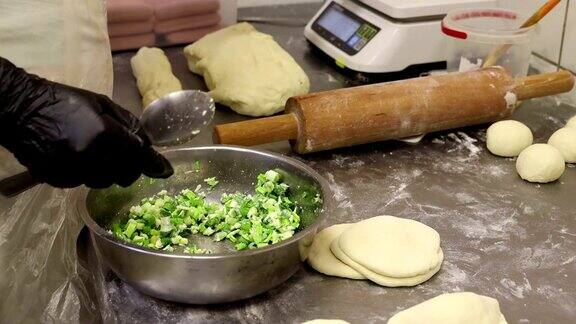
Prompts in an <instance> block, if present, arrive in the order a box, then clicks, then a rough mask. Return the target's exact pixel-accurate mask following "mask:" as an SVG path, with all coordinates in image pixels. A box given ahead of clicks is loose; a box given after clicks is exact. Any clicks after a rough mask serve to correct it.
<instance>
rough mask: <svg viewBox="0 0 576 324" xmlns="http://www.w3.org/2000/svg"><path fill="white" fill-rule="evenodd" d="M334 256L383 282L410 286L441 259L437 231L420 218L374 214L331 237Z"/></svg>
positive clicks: (430, 272)
mask: <svg viewBox="0 0 576 324" xmlns="http://www.w3.org/2000/svg"><path fill="white" fill-rule="evenodd" d="M330 249H331V251H332V253H333V254H334V256H336V257H337V258H338V259H340V261H342V262H344V263H346V264H347V265H349V266H350V267H352V268H353V269H354V270H356V271H358V272H360V273H361V274H362V275H364V276H365V277H366V278H368V279H370V280H372V281H374V282H376V283H378V284H380V285H383V286H390V287H396V286H413V285H417V284H419V283H422V282H424V281H426V280H428V279H430V278H431V277H432V276H433V275H434V274H435V273H436V272H438V270H439V269H440V266H441V264H442V260H443V259H444V254H443V252H442V249H441V248H440V235H439V234H438V232H436V231H435V230H434V229H432V228H431V227H428V226H426V225H424V224H422V223H420V222H417V221H414V220H410V219H403V218H398V217H393V216H378V217H373V218H370V219H366V220H363V221H361V222H359V223H357V224H354V225H352V226H350V227H349V228H348V229H346V230H345V231H344V232H343V233H342V234H341V235H340V236H339V237H338V238H336V239H335V240H333V241H332V244H331V245H330Z"/></svg>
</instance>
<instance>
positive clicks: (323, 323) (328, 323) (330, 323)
mask: <svg viewBox="0 0 576 324" xmlns="http://www.w3.org/2000/svg"><path fill="white" fill-rule="evenodd" d="M302 324H350V323H348V322H346V321H343V320H339V319H315V320H311V321H307V322H304V323H302Z"/></svg>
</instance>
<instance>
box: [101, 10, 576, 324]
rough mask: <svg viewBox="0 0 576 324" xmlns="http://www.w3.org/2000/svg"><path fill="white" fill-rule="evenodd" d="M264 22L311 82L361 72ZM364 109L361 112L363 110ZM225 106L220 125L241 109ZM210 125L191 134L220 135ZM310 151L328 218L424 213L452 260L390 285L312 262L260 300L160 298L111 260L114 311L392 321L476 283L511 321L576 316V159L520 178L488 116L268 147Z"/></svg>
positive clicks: (176, 61) (119, 88)
mask: <svg viewBox="0 0 576 324" xmlns="http://www.w3.org/2000/svg"><path fill="white" fill-rule="evenodd" d="M317 7H318V6H317V5H299V6H286V7H275V8H274V7H273V8H266V9H249V10H243V11H241V12H240V15H241V16H242V15H244V16H267V17H270V16H274V15H276V16H278V17H292V18H294V19H295V20H297V19H303V20H306V19H307V18H309V17H311V16H312V14H313V13H314V12H315V10H316V9H317ZM255 26H256V27H257V28H258V29H259V30H261V31H263V32H266V33H269V34H271V35H273V36H274V38H275V39H276V40H277V41H278V42H279V43H280V44H281V45H282V46H283V47H284V48H285V49H286V50H287V51H288V52H290V54H292V55H293V56H294V58H295V59H296V61H298V63H299V64H301V66H302V67H303V68H304V70H305V71H306V72H307V74H308V76H309V77H310V82H311V91H322V90H327V89H334V88H341V87H345V86H348V85H350V84H351V82H350V81H349V80H348V79H347V78H346V77H344V76H343V75H342V74H340V73H339V71H338V69H337V68H335V67H333V66H332V65H330V64H327V62H325V61H324V60H323V59H321V58H320V57H319V56H317V55H315V53H312V52H311V50H310V48H309V45H308V44H307V42H306V40H305V39H304V37H303V35H302V30H303V28H302V27H287V26H276V25H268V24H255ZM166 52H167V54H168V56H169V58H170V61H171V62H172V64H173V69H174V72H175V74H176V75H177V77H178V78H179V79H180V80H182V83H183V85H184V87H185V88H187V89H204V84H203V81H202V79H201V78H200V77H198V76H195V75H193V74H192V73H190V72H189V71H188V69H187V67H186V62H185V59H184V56H183V54H182V50H181V48H169V49H167V50H166ZM132 55H133V53H121V54H116V55H114V72H115V75H114V76H115V86H114V99H115V100H116V101H117V102H118V103H119V104H121V105H123V106H125V107H127V108H129V109H130V110H132V111H133V112H135V113H139V112H140V111H141V107H140V98H139V94H138V92H137V89H136V86H135V81H134V79H133V77H132V74H131V70H130V64H129V59H130V57H131V56H132ZM358 113H359V114H361V113H362V112H361V111H359V112H358ZM574 114H576V109H575V108H573V107H570V106H567V105H565V104H562V103H557V100H556V99H555V98H545V99H537V100H531V101H528V102H524V103H523V104H522V106H521V107H520V108H519V109H518V110H517V112H516V113H515V114H514V116H513V118H514V119H517V120H520V121H522V122H524V123H526V124H527V125H528V126H529V127H530V128H531V129H532V130H533V132H534V135H535V141H536V142H545V141H546V140H547V138H548V137H549V136H550V134H551V133H552V132H553V131H555V130H556V129H558V128H559V127H561V126H562V125H563V123H564V122H565V121H566V120H567V119H568V118H569V117H571V116H572V115H574ZM243 119H245V117H242V116H240V115H238V114H236V113H234V112H232V111H230V110H229V109H227V108H225V107H219V109H218V111H217V113H216V117H215V120H214V124H219V123H224V122H232V121H237V120H243ZM211 143H212V140H211V130H210V129H208V130H206V131H205V132H204V133H202V134H201V135H200V136H198V137H197V138H196V139H194V140H193V141H192V142H190V143H188V145H192V146H198V145H207V144H211ZM262 148H265V149H269V150H272V151H275V152H278V153H282V154H287V155H290V156H293V157H294V158H297V159H299V160H301V161H304V162H305V163H306V164H308V165H309V166H311V167H312V168H314V169H315V170H317V171H318V172H320V173H321V174H322V175H323V176H324V177H325V178H326V179H327V180H328V181H329V183H330V186H331V189H332V191H333V194H334V197H335V199H336V200H337V205H338V208H337V209H335V210H331V211H330V213H329V217H328V219H327V220H326V222H325V224H323V226H327V225H330V224H335V223H346V222H354V221H358V220H361V219H365V218H369V217H372V216H376V215H383V214H387V215H395V216H399V217H406V218H411V219H415V220H418V221H421V222H423V223H425V224H427V225H429V226H431V227H433V228H435V229H436V230H437V231H438V232H439V233H440V236H441V240H442V248H443V249H444V253H445V260H444V263H443V265H442V268H441V270H440V272H439V273H438V274H437V275H436V276H434V277H433V278H432V279H430V280H429V281H427V282H425V283H423V284H421V285H419V286H416V287H406V288H385V287H380V286H378V285H375V284H373V283H371V282H368V281H354V280H347V279H342V278H335V277H328V276H324V275H321V274H319V273H317V272H315V271H314V270H312V269H311V268H310V267H309V266H307V265H304V264H303V265H302V267H301V269H300V271H298V272H297V273H296V275H295V276H294V277H293V278H291V279H290V280H288V281H287V282H286V283H284V284H283V285H281V286H279V287H277V288H275V289H274V290H272V291H270V292H268V293H265V294H263V295H261V296H257V297H255V298H252V299H250V300H246V301H241V302H237V303H232V304H227V305H217V306H187V305H179V304H172V303H167V302H163V301H159V300H156V299H153V298H150V297H147V296H145V295H142V294H140V293H138V292H137V291H135V290H134V289H133V288H131V287H130V286H128V285H127V284H124V283H122V282H121V281H120V280H119V279H118V278H117V277H115V276H114V275H113V274H112V273H110V272H109V271H105V274H104V278H105V279H104V285H105V287H106V289H103V291H104V292H105V293H104V296H101V297H102V298H103V300H105V304H107V306H106V307H109V308H110V309H111V311H112V314H113V316H112V318H115V319H116V320H119V321H121V322H144V323H145V322H150V321H152V320H153V321H158V322H166V323H168V322H178V321H180V322H218V323H247V322H250V323H252V322H259V323H299V322H302V321H305V320H311V319H315V318H340V319H344V320H348V321H350V322H352V323H365V322H373V323H378V322H380V323H381V322H384V321H385V320H387V319H388V318H389V317H390V316H391V315H393V314H394V313H396V312H398V311H399V310H402V309H405V308H408V307H410V306H412V305H415V304H417V303H420V302H422V301H424V300H426V299H429V298H431V297H434V296H436V295H439V294H442V293H447V292H455V291H472V292H476V293H479V294H483V295H487V296H491V297H494V298H496V299H497V300H498V301H499V302H500V307H501V309H502V312H503V313H504V315H505V316H506V318H507V320H508V321H509V323H570V322H573V321H574V319H575V318H576V168H574V166H573V165H570V166H569V167H567V170H566V172H565V174H564V175H563V177H562V178H561V179H560V180H559V181H556V182H554V183H551V184H546V185H538V184H531V183H528V182H525V181H522V180H521V179H520V178H519V177H518V176H517V174H516V171H515V162H514V160H513V159H505V158H498V157H495V156H493V155H491V154H490V153H489V152H488V151H487V150H486V147H485V126H480V127H472V128H466V129H461V130H454V131H449V132H442V133H436V134H429V135H428V136H426V138H425V139H424V140H423V141H422V143H420V144H418V145H407V144H404V143H401V142H394V141H389V142H383V143H374V144H368V145H363V146H358V147H354V148H344V149H339V150H335V151H331V152H323V153H316V154H310V155H306V156H295V155H294V154H292V153H290V151H289V146H288V144H287V143H277V144H271V145H266V146H263V147H262Z"/></svg>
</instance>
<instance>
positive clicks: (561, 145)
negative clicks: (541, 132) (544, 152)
mask: <svg viewBox="0 0 576 324" xmlns="http://www.w3.org/2000/svg"><path fill="white" fill-rule="evenodd" d="M548 144H550V145H552V146H554V147H555V148H557V149H558V151H560V153H561V154H562V156H563V157H564V161H566V162H567V163H574V162H576V127H575V128H572V127H564V128H560V129H559V130H557V131H556V132H555V133H554V134H552V136H550V139H549V140H548Z"/></svg>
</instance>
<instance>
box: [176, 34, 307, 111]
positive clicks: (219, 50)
mask: <svg viewBox="0 0 576 324" xmlns="http://www.w3.org/2000/svg"><path fill="white" fill-rule="evenodd" d="M184 54H185V55H186V59H187V60H188V68H189V69H190V70H191V71H192V72H194V73H197V74H200V75H202V76H204V80H205V81H206V86H207V87H208V89H210V95H211V96H212V98H214V100H215V101H216V102H219V103H221V104H224V105H226V106H228V107H230V108H231V109H232V110H234V111H236V112H237V113H239V114H243V115H248V116H268V115H272V114H275V113H277V112H279V111H282V110H284V105H285V104H286V101H287V100H288V98H290V97H292V96H296V95H302V94H306V93H308V90H309V88H310V81H309V80H308V77H307V76H306V73H304V71H303V70H302V68H300V66H299V65H298V64H297V63H296V61H294V59H293V58H292V57H291V56H290V54H288V53H287V52H286V51H285V50H284V49H282V47H280V45H278V43H276V42H275V41H274V39H273V38H272V36H270V35H267V34H263V33H260V32H258V31H257V30H256V29H254V27H252V25H250V24H248V23H240V24H236V25H233V26H230V27H227V28H224V29H221V30H219V31H217V32H214V33H212V34H209V35H206V36H205V37H203V38H202V39H200V40H199V41H197V42H196V43H194V44H191V45H188V46H186V48H184Z"/></svg>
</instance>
